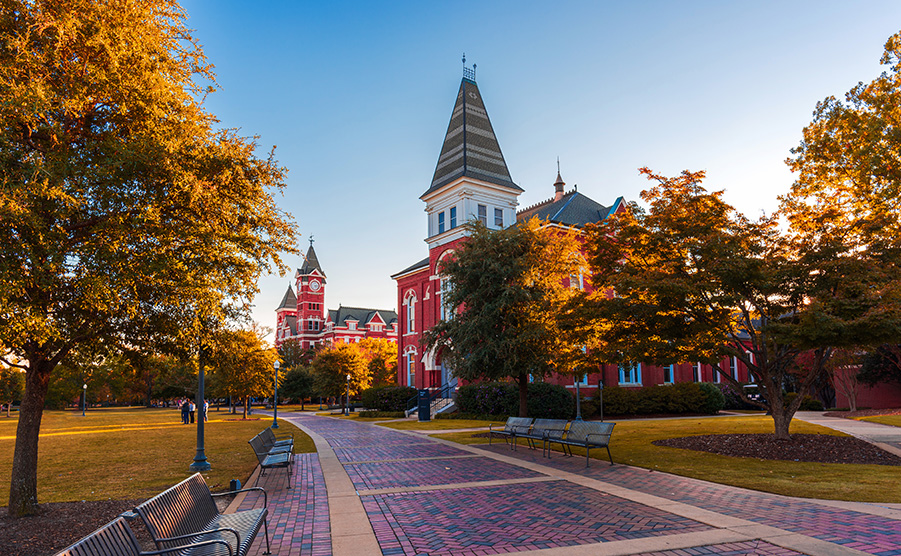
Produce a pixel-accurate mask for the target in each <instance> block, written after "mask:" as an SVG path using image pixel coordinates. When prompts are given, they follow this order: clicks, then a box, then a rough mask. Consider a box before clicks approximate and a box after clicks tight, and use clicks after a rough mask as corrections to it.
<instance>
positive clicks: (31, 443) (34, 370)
mask: <svg viewBox="0 0 901 556" xmlns="http://www.w3.org/2000/svg"><path fill="white" fill-rule="evenodd" d="M52 370H53V365H52V364H51V363H50V361H47V360H46V359H44V358H35V359H32V360H30V361H29V362H28V371H27V372H26V373H25V395H24V397H23V398H22V405H20V406H19V423H18V425H17V427H16V447H15V452H14V453H13V467H12V476H11V478H10V482H9V508H8V511H9V515H10V516H12V517H22V516H27V515H34V514H36V513H37V511H38V434H39V433H40V432H41V418H42V417H43V415H44V398H45V397H46V396H47V388H48V387H49V385H50V373H51V371H52Z"/></svg>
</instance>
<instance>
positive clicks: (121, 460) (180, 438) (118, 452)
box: [0, 407, 316, 505]
mask: <svg viewBox="0 0 901 556" xmlns="http://www.w3.org/2000/svg"><path fill="white" fill-rule="evenodd" d="M208 416H209V421H208V422H207V423H206V424H205V426H204V453H205V454H206V457H207V461H209V463H210V464H211V465H212V469H211V470H210V471H208V472H205V473H204V477H205V478H206V480H207V483H208V484H209V485H210V488H211V489H213V490H226V489H228V483H229V481H230V480H231V479H240V480H241V482H242V483H246V481H247V478H248V477H249V476H250V474H251V472H253V469H254V468H255V467H256V465H257V459H256V456H254V454H253V451H252V450H251V449H250V446H249V445H248V444H247V441H248V440H250V438H251V437H253V436H254V435H255V434H256V433H258V432H260V431H261V430H262V429H263V428H265V427H267V426H269V425H271V424H272V419H271V418H267V417H265V416H259V418H257V416H256V415H252V416H251V418H250V419H248V420H246V421H242V420H240V414H238V415H229V414H228V413H226V411H225V410H224V409H223V410H222V411H219V412H217V411H216V409H215V407H211V408H210V410H209V414H208ZM16 424H17V414H13V417H12V418H10V419H7V418H6V417H5V416H4V417H0V504H3V505H6V502H7V501H8V500H9V481H10V473H11V469H12V459H13V451H14V448H15V435H16ZM279 424H280V428H279V432H280V433H282V432H293V433H294V438H295V446H294V451H295V452H298V453H301V452H315V451H316V450H315V447H314V446H313V442H312V440H311V439H310V438H309V437H308V436H307V435H306V434H304V433H303V432H301V431H300V430H299V429H297V427H295V426H294V425H292V424H290V423H288V422H286V421H281V422H280V423H279ZM196 446H197V426H196V425H182V424H181V414H180V412H179V411H178V410H177V409H174V408H173V409H162V408H159V409H157V408H154V409H146V408H109V409H89V410H88V412H87V415H86V416H85V417H82V416H81V411H77V412H76V411H45V412H44V416H43V420H42V422H41V436H40V440H39V444H38V501H39V502H41V503H44V502H69V501H73V500H102V499H108V498H110V499H131V498H135V499H142V498H148V497H150V496H152V495H154V494H157V493H159V492H160V491H162V490H165V489H166V488H167V487H169V486H172V485H173V484H175V483H177V482H179V481H181V480H182V479H184V478H185V477H187V476H189V475H191V474H192V472H191V471H190V469H189V468H188V466H189V465H191V463H192V462H193V461H194V455H195V453H196Z"/></svg>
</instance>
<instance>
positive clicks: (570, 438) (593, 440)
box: [548, 421, 616, 467]
mask: <svg viewBox="0 0 901 556" xmlns="http://www.w3.org/2000/svg"><path fill="white" fill-rule="evenodd" d="M615 424H616V423H602V422H600V421H572V422H571V423H570V424H569V428H568V429H566V434H565V435H564V436H563V437H562V438H555V439H548V455H550V443H551V442H557V443H559V444H560V446H561V447H562V448H563V451H564V453H565V452H566V449H567V447H569V455H572V446H578V447H580V448H585V467H588V462H589V460H590V458H591V449H592V448H606V449H607V457H609V458H610V465H613V456H612V455H611V454H610V437H611V435H613V426H614V425H615Z"/></svg>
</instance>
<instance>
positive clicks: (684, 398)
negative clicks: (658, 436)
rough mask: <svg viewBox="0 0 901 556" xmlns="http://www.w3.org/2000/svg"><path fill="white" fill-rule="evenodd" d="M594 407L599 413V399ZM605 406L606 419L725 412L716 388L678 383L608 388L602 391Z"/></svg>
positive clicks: (713, 386)
mask: <svg viewBox="0 0 901 556" xmlns="http://www.w3.org/2000/svg"><path fill="white" fill-rule="evenodd" d="M594 404H595V409H596V410H599V409H600V407H599V406H600V402H599V401H598V398H597V397H595V399H594ZM603 404H604V408H603V412H604V415H651V414H658V413H669V414H681V413H707V414H714V413H717V412H718V411H719V410H720V409H722V408H723V404H724V400H723V398H722V394H721V392H720V391H719V389H718V388H717V387H716V386H715V385H713V384H706V383H705V384H698V383H694V382H679V383H676V384H667V385H662V386H648V387H647V388H621V387H619V386H609V387H607V388H604V390H603Z"/></svg>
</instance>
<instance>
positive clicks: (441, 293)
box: [438, 277, 454, 320]
mask: <svg viewBox="0 0 901 556" xmlns="http://www.w3.org/2000/svg"><path fill="white" fill-rule="evenodd" d="M451 288H453V285H452V284H451V281H450V279H449V278H444V277H442V278H441V287H440V288H439V290H438V309H439V313H440V314H441V320H452V319H453V318H454V311H453V309H452V308H451V307H448V305H447V294H448V293H450V291H451Z"/></svg>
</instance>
